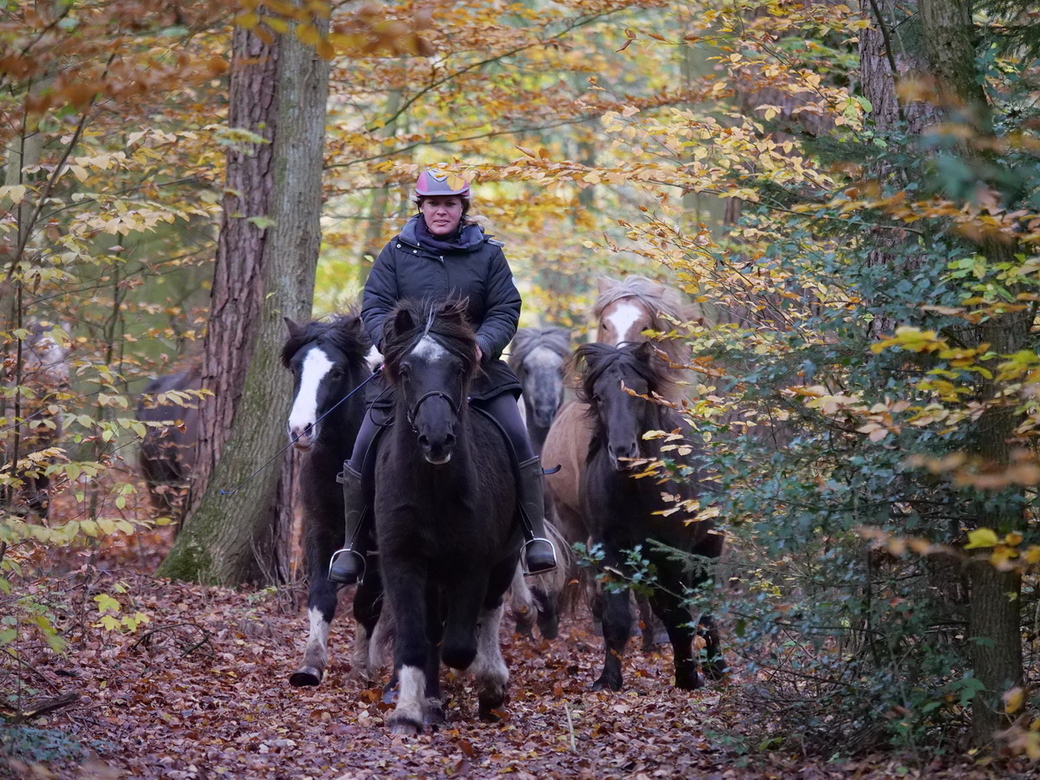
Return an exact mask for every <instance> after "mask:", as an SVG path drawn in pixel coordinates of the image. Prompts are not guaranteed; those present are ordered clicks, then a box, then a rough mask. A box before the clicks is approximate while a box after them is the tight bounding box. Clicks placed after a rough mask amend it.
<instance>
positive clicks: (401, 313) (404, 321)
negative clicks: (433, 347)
mask: <svg viewBox="0 0 1040 780" xmlns="http://www.w3.org/2000/svg"><path fill="white" fill-rule="evenodd" d="M413 328H415V320H414V319H412V313H411V312H410V311H408V309H398V310H397V314H396V315H394V330H395V331H397V332H398V333H405V332H407V331H409V330H412V329H413Z"/></svg>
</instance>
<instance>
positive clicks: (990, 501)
mask: <svg viewBox="0 0 1040 780" xmlns="http://www.w3.org/2000/svg"><path fill="white" fill-rule="evenodd" d="M919 8H920V16H921V22H922V25H923V28H924V39H925V50H926V53H927V55H928V60H929V63H930V65H931V70H932V73H933V75H934V77H935V81H936V88H937V90H938V95H939V100H940V103H941V106H942V108H943V109H944V111H945V113H946V115H947V116H948V117H950V118H958V119H960V120H961V121H964V122H965V123H967V124H968V125H969V126H970V127H971V128H972V129H973V130H974V132H975V134H988V133H989V132H991V122H990V107H989V104H988V102H987V100H986V94H985V92H984V90H983V88H982V85H981V84H980V83H979V79H978V69H977V66H976V62H975V47H974V44H973V34H974V30H973V27H972V21H971V19H972V14H971V11H972V8H971V2H970V0H919ZM972 141H973V139H968V140H967V141H966V142H964V143H962V144H961V148H960V149H959V151H960V153H961V155H962V156H963V157H964V159H965V160H966V161H968V162H969V164H971V165H972V167H973V168H974V169H975V170H981V169H982V166H981V165H980V163H981V162H982V155H983V153H982V152H980V151H978V148H977V147H976V146H975V145H974V144H973V142H972ZM977 250H978V251H979V252H980V253H981V254H982V255H984V256H985V257H986V259H987V260H988V261H989V262H990V263H993V264H996V263H1005V262H1013V261H1014V256H1015V254H1016V252H1017V251H1019V247H1018V245H1017V242H1015V241H1014V239H1012V238H1011V237H996V236H987V237H984V238H983V239H981V240H980V242H979V243H978V244H977ZM1029 326H1030V314H1029V313H1028V312H1015V313H1010V314H1004V315H1002V316H1000V317H989V318H987V319H986V321H985V322H984V323H983V324H981V325H979V326H978V327H977V328H976V329H975V333H974V336H975V342H976V344H983V343H986V344H989V345H990V350H991V351H993V352H995V353H997V354H1001V355H1008V354H1011V353H1014V352H1017V351H1019V350H1021V349H1024V348H1025V347H1026V346H1027V345H1028V338H1029ZM978 390H979V396H980V397H981V398H982V399H984V400H987V401H989V402H990V404H991V405H990V407H989V408H988V409H987V411H985V412H984V413H983V414H982V415H981V416H980V417H979V419H978V420H977V421H976V423H975V424H974V429H973V433H974V436H973V451H972V453H971V454H972V455H974V456H976V457H977V458H978V459H979V460H980V461H981V463H982V464H983V465H984V466H986V467H990V468H992V467H1003V466H1006V465H1007V464H1008V463H1009V462H1010V460H1011V454H1012V453H1011V449H1012V446H1013V437H1014V435H1015V428H1016V423H1017V413H1016V411H1015V409H1014V407H1013V406H1011V405H1009V404H1008V403H1007V402H999V401H998V400H997V399H998V394H999V392H1000V388H999V387H998V386H997V385H996V383H995V382H993V381H992V380H983V381H981V382H980V385H979V388H978ZM1020 498H1021V495H1020V493H1019V494H1017V495H1015V494H1012V493H1011V491H1008V492H1007V493H1004V494H1001V495H999V496H987V497H985V499H983V500H980V501H979V505H978V510H977V523H978V526H979V527H981V528H991V529H993V530H994V531H996V532H997V534H998V535H1002V534H1006V533H1008V532H1010V531H1018V530H1023V525H1024V520H1023V517H1022V512H1021V509H1020V507H1021V503H1020V501H1016V499H1020ZM968 573H969V587H970V592H971V607H970V619H969V623H970V641H971V642H972V643H973V644H972V656H973V662H974V667H975V677H976V678H977V679H978V680H979V681H980V682H981V683H982V684H983V685H984V686H985V690H984V691H983V692H982V693H980V694H979V695H977V696H976V697H975V699H974V700H973V702H972V727H973V733H974V739H975V742H976V744H977V745H979V746H983V745H988V744H990V743H991V742H992V741H993V738H994V736H995V734H996V732H997V731H998V730H999V729H1000V728H1002V727H1004V726H1006V725H1007V723H1008V719H1007V717H1006V715H1005V714H1004V712H1003V707H1002V703H1001V695H1002V694H1003V693H1004V692H1005V691H1006V690H1007V689H1008V688H1010V687H1011V686H1014V685H1018V684H1020V682H1021V680H1022V676H1023V670H1022V637H1021V623H1020V620H1021V616H1020V604H1021V602H1020V599H1019V595H1020V592H1021V577H1020V575H1019V574H1018V573H1017V572H1001V571H998V570H997V569H996V568H994V567H993V566H992V565H990V564H989V562H988V561H985V560H983V561H975V562H972V563H971V564H970V566H969V571H968Z"/></svg>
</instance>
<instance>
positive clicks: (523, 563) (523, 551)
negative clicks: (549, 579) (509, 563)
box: [520, 536, 560, 577]
mask: <svg viewBox="0 0 1040 780" xmlns="http://www.w3.org/2000/svg"><path fill="white" fill-rule="evenodd" d="M535 542H545V543H546V544H548V545H549V549H550V550H551V551H552V557H553V562H552V566H547V567H545V568H544V569H539V570H538V571H531V570H530V569H528V568H527V549H528V548H529V547H530V546H531V545H532V544H534V543H535ZM559 565H560V564H559V561H558V560H557V557H556V545H555V544H553V543H552V540H551V539H546V538H545V537H544V536H536V537H534V538H533V539H528V540H527V541H526V542H524V546H523V547H521V548H520V569H521V571H523V573H524V576H525V577H530V576H532V575H535V574H544V573H545V572H547V571H552V570H553V569H555V568H556V567H557V566H559Z"/></svg>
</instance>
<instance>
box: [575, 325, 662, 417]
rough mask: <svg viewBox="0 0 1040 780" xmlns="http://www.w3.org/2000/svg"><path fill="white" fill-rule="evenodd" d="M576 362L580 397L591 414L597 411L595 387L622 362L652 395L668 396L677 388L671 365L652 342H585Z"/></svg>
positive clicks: (577, 351)
mask: <svg viewBox="0 0 1040 780" xmlns="http://www.w3.org/2000/svg"><path fill="white" fill-rule="evenodd" d="M574 361H575V364H576V365H577V367H578V370H579V372H580V375H581V386H580V387H579V388H578V398H579V399H580V400H581V401H583V402H584V403H586V404H588V405H589V412H590V416H595V414H596V399H595V397H594V391H593V386H594V385H595V384H596V382H597V380H599V378H600V377H601V376H603V374H604V373H605V372H606V371H607V370H608V369H609V368H610V367H611V366H614V365H617V364H618V363H620V364H621V365H622V366H624V367H627V368H631V369H632V370H633V371H635V372H636V373H637V374H638V375H639V376H641V377H642V378H643V379H644V380H646V383H647V385H648V386H649V390H650V393H651V394H656V395H660V396H662V397H665V398H667V397H668V396H669V393H671V392H672V391H673V390H674V389H675V382H674V380H673V379H672V376H671V374H670V373H669V370H668V364H667V363H665V361H664V360H663V359H662V358H661V357H660V356H659V355H658V354H657V351H656V349H655V348H654V346H653V345H652V344H650V342H643V343H640V344H622V345H621V346H620V347H613V346H611V345H610V344H602V343H600V342H593V343H591V344H582V345H581V346H580V347H578V348H577V349H576V350H575V352H574Z"/></svg>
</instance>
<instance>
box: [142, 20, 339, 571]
mask: <svg viewBox="0 0 1040 780" xmlns="http://www.w3.org/2000/svg"><path fill="white" fill-rule="evenodd" d="M234 35H235V37H234V51H235V68H234V71H233V75H232V86H231V112H230V125H231V127H232V128H241V129H244V130H248V131H250V132H252V133H254V134H255V135H257V136H260V137H262V138H263V139H264V141H265V142H262V143H261V142H257V143H243V144H241V145H239V146H237V147H236V148H234V149H232V150H231V151H230V152H229V155H228V180H227V195H226V197H225V202H224V221H223V223H222V226H221V232H220V240H219V246H218V250H217V263H216V270H215V274H214V280H213V290H212V293H211V310H210V318H209V326H208V331H207V336H206V349H205V357H204V363H203V388H204V389H206V390H209V391H210V392H211V393H212V397H210V398H207V400H206V401H205V403H204V404H203V405H202V408H201V410H200V436H199V443H198V455H197V460H196V467H195V472H194V474H193V477H192V480H193V481H192V486H191V494H190V497H189V501H190V507H191V511H190V515H189V518H188V520H187V522H186V523H185V526H184V528H183V529H182V532H181V533H180V534H179V536H178V538H177V542H176V544H175V545H174V548H173V549H172V550H171V551H170V554H169V555H168V556H167V558H166V560H165V561H164V562H163V564H162V567H161V568H160V570H159V573H160V574H161V575H164V576H171V577H177V578H184V579H193V580H201V581H205V582H216V583H225V584H238V583H244V582H273V581H279V580H284V579H285V577H286V575H287V573H288V557H287V556H288V554H289V540H290V533H291V528H292V522H291V521H292V513H291V509H290V507H291V500H290V499H291V492H292V491H291V486H292V482H293V467H292V465H291V460H290V458H289V456H286V457H285V459H284V460H281V459H280V464H279V466H280V467H279V466H276V467H274V468H269V469H264V470H262V471H260V472H259V473H257V474H256V476H255V477H252V478H251V479H250V477H251V475H253V474H254V472H256V470H257V469H258V468H259V467H260V466H261V465H263V464H264V463H266V462H267V461H268V459H269V458H271V457H272V456H273V455H274V454H275V453H277V452H278V450H279V449H281V448H282V447H283V446H284V445H285V443H286V438H285V433H284V431H285V420H286V416H287V414H288V409H289V402H290V395H291V382H290V378H289V375H288V373H287V372H285V371H284V369H283V368H282V367H281V365H280V361H279V354H280V351H281V345H282V343H283V341H284V336H285V325H284V323H283V319H282V318H283V316H289V317H292V318H293V319H296V320H306V319H309V317H310V311H311V302H312V300H313V293H314V275H315V267H316V263H317V256H318V250H319V244H320V225H319V218H320V214H321V192H322V187H321V174H322V167H323V165H322V163H323V160H322V147H323V143H324V133H325V107H326V99H327V94H328V73H329V69H328V63H327V62H325V61H324V60H322V59H320V58H319V57H318V56H317V54H316V53H315V51H314V50H313V49H312V48H311V47H309V46H305V45H303V44H301V43H300V42H299V41H297V40H296V38H295V36H294V35H293V34H292V32H291V31H290V33H288V34H286V35H282V36H279V37H278V38H275V39H274V40H273V42H272V43H270V44H268V43H265V42H264V41H262V40H260V39H259V38H258V37H257V36H255V35H254V34H253V33H252V32H250V31H247V30H243V29H236V31H235V34H234ZM247 479H248V480H249V481H248V482H246V481H245V480H247ZM236 488H237V489H236Z"/></svg>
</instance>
